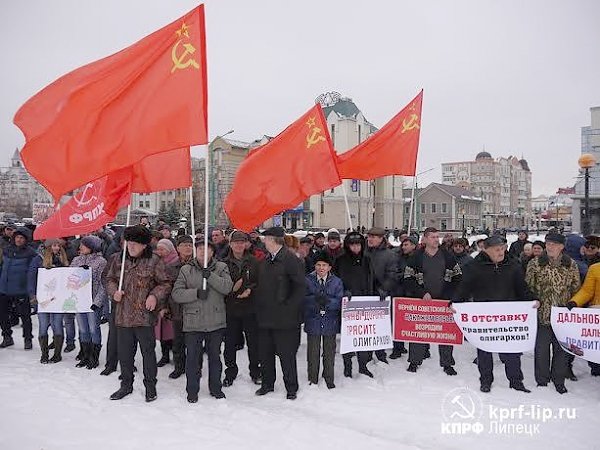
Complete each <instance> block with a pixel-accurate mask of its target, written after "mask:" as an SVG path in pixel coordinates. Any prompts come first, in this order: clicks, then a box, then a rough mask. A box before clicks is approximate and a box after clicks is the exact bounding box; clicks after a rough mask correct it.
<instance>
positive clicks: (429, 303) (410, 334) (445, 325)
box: [393, 297, 463, 345]
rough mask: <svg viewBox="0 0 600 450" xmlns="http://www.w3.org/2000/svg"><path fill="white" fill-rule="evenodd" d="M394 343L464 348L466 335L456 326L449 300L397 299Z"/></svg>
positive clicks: (395, 302) (395, 304) (395, 300)
mask: <svg viewBox="0 0 600 450" xmlns="http://www.w3.org/2000/svg"><path fill="white" fill-rule="evenodd" d="M393 318H394V340H395V341H403V342H421V343H429V344H444V345H461V344H462V343H463V334H462V331H461V330H460V328H459V327H458V325H456V323H455V322H454V317H453V315H452V311H451V310H450V308H448V300H423V299H420V298H405V297H397V298H394V314H393Z"/></svg>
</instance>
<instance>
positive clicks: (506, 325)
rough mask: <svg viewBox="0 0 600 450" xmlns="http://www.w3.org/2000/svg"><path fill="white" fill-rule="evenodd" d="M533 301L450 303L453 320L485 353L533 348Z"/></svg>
mask: <svg viewBox="0 0 600 450" xmlns="http://www.w3.org/2000/svg"><path fill="white" fill-rule="evenodd" d="M533 305H534V302H525V301H513V302H474V303H473V302H469V303H453V304H452V307H453V308H454V309H455V310H456V313H454V320H455V321H456V324H457V325H458V326H459V327H460V329H461V330H462V332H463V334H464V335H465V338H466V339H467V340H468V341H469V343H470V344H472V345H474V346H475V347H477V348H478V349H481V350H484V351H486V352H497V353H522V352H526V351H529V350H533V349H534V347H535V337H536V334H537V310H536V309H534V307H533Z"/></svg>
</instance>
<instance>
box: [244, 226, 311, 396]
mask: <svg viewBox="0 0 600 450" xmlns="http://www.w3.org/2000/svg"><path fill="white" fill-rule="evenodd" d="M264 236H265V247H266V248H267V251H268V252H269V255H267V259H266V260H265V261H262V262H261V263H260V265H259V269H258V287H257V290H256V296H255V308H256V318H257V321H258V348H259V355H260V362H261V370H262V386H261V388H260V389H259V390H257V391H256V395H265V394H268V393H269V392H273V391H274V386H275V355H278V356H279V362H280V364H281V369H282V371H283V381H284V383H285V388H286V390H287V398H288V399H289V400H295V399H296V397H297V392H298V369H297V367H296V354H297V353H298V347H299V346H300V324H301V323H302V303H303V301H304V292H305V289H306V286H305V280H304V265H303V264H302V261H301V260H300V259H299V258H298V257H297V256H296V255H294V254H293V253H291V252H290V251H289V250H288V249H287V248H285V246H284V243H285V241H284V236H285V231H284V229H283V228H281V227H272V228H269V229H267V230H266V231H265V232H264Z"/></svg>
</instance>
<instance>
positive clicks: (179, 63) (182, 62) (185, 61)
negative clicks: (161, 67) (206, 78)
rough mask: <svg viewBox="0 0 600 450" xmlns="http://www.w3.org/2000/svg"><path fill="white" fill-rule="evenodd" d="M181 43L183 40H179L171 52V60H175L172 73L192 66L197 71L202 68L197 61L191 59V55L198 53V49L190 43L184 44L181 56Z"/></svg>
mask: <svg viewBox="0 0 600 450" xmlns="http://www.w3.org/2000/svg"><path fill="white" fill-rule="evenodd" d="M181 41H182V39H180V40H178V41H177V42H176V43H175V45H174V46H173V50H172V51H171V59H172V60H173V68H172V69H171V73H173V72H175V71H176V70H177V69H187V68H188V67H190V66H191V67H193V68H195V69H199V68H200V65H199V64H198V63H197V62H196V60H195V59H194V58H192V57H191V55H193V54H194V53H195V52H196V48H195V47H194V46H193V45H192V44H190V43H189V42H188V43H185V44H182V47H183V48H184V51H183V53H182V54H181V55H179V54H178V51H177V49H178V48H179V44H181Z"/></svg>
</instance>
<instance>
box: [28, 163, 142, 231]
mask: <svg viewBox="0 0 600 450" xmlns="http://www.w3.org/2000/svg"><path fill="white" fill-rule="evenodd" d="M127 175H128V174H127V171H125V172H122V173H119V174H111V175H109V176H105V177H103V178H101V179H99V180H96V181H94V182H93V183H88V184H86V185H85V186H84V187H83V188H82V189H80V190H79V192H77V193H76V194H75V195H74V196H73V197H71V199H69V201H68V202H67V203H65V204H64V205H63V206H62V207H61V208H60V209H59V210H58V211H56V212H55V213H54V214H53V215H52V216H50V217H49V218H48V220H46V221H45V222H44V223H43V224H41V225H39V226H38V227H37V228H36V229H35V231H34V232H33V238H34V239H47V238H58V237H63V236H74V235H76V234H84V233H92V232H94V231H96V230H98V229H100V228H101V227H102V226H104V225H106V224H107V223H108V222H111V221H112V220H113V219H114V218H115V216H114V214H112V215H111V214H108V213H107V212H106V211H105V209H106V208H107V207H109V208H112V209H116V210H118V209H119V208H122V207H124V206H127V205H128V204H129V201H130V198H131V191H130V187H131V178H130V176H131V172H129V177H128V176H127Z"/></svg>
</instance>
